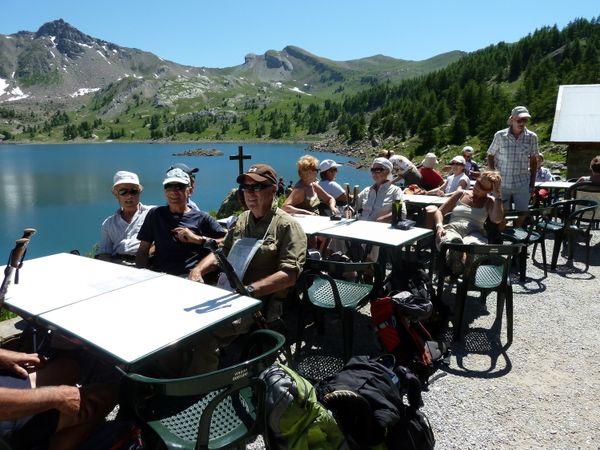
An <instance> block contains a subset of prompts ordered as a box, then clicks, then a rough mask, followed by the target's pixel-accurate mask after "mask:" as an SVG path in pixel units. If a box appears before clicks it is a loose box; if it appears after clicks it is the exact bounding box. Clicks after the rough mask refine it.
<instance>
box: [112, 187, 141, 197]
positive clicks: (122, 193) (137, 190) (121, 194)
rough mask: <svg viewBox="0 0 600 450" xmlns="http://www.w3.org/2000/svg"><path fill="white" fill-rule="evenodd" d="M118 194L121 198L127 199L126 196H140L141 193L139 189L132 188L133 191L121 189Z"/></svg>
mask: <svg viewBox="0 0 600 450" xmlns="http://www.w3.org/2000/svg"><path fill="white" fill-rule="evenodd" d="M117 193H118V194H119V195H120V196H121V197H125V196H126V195H138V194H139V193H140V190H139V189H136V188H131V189H126V188H123V189H119V190H118V191H117Z"/></svg>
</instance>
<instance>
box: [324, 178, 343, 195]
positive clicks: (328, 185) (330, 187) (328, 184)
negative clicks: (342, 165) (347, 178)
mask: <svg viewBox="0 0 600 450" xmlns="http://www.w3.org/2000/svg"><path fill="white" fill-rule="evenodd" d="M319 186H321V187H322V188H323V190H324V191H325V192H327V193H328V194H329V195H331V196H332V197H333V198H335V199H337V198H338V197H339V196H340V195H342V194H343V193H344V192H345V191H344V188H343V187H342V186H340V185H339V183H336V182H335V181H329V180H321V181H319Z"/></svg>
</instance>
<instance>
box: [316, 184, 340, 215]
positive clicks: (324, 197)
mask: <svg viewBox="0 0 600 450" xmlns="http://www.w3.org/2000/svg"><path fill="white" fill-rule="evenodd" d="M312 185H313V189H314V190H315V192H316V193H317V196H318V197H319V200H321V201H322V202H323V203H327V204H328V205H329V209H330V210H331V212H332V214H337V213H338V209H337V204H336V202H335V198H333V197H332V196H331V195H329V194H328V193H327V192H326V191H325V189H323V188H322V187H321V186H320V185H319V184H318V183H313V184H312Z"/></svg>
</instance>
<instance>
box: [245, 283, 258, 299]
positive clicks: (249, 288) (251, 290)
mask: <svg viewBox="0 0 600 450" xmlns="http://www.w3.org/2000/svg"><path fill="white" fill-rule="evenodd" d="M244 287H245V288H246V292H247V293H248V296H249V297H252V298H254V291H256V289H255V287H254V286H252V285H251V284H249V285H248V286H244Z"/></svg>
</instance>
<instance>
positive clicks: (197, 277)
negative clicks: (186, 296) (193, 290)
mask: <svg viewBox="0 0 600 450" xmlns="http://www.w3.org/2000/svg"><path fill="white" fill-rule="evenodd" d="M188 279H189V280H192V281H197V282H198V283H204V278H202V273H200V270H199V269H198V267H194V268H193V269H192V270H190V273H189V274H188Z"/></svg>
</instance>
